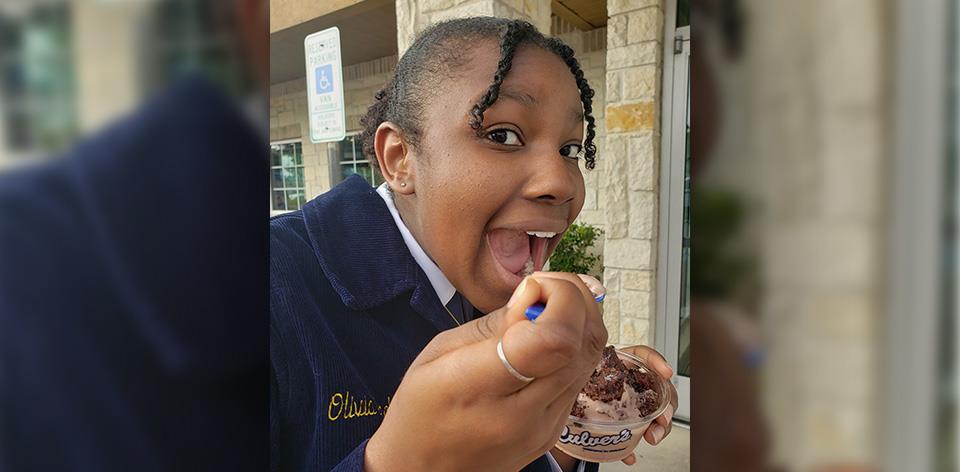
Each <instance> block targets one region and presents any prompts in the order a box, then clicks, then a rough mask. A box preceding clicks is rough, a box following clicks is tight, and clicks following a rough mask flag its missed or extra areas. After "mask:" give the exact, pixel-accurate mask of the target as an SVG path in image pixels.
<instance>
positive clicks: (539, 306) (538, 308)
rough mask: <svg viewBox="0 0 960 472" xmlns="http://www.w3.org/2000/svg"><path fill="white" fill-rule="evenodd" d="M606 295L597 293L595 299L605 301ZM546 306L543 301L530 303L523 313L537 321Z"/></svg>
mask: <svg viewBox="0 0 960 472" xmlns="http://www.w3.org/2000/svg"><path fill="white" fill-rule="evenodd" d="M605 296H606V294H605V293H601V294H600V295H597V296H596V297H594V300H596V301H597V303H603V298H604V297H605ZM546 307H547V306H546V305H544V304H543V303H534V304H533V305H530V306H529V307H528V308H527V311H525V312H523V314H524V315H525V316H526V317H527V319H528V320H530V321H537V318H539V317H540V315H542V314H543V309H544V308H546Z"/></svg>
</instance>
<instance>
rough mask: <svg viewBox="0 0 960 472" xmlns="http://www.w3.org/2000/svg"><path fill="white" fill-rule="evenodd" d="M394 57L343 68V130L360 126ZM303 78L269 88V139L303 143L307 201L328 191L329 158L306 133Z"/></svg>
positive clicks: (391, 69) (354, 129) (304, 85)
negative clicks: (344, 117) (344, 115)
mask: <svg viewBox="0 0 960 472" xmlns="http://www.w3.org/2000/svg"><path fill="white" fill-rule="evenodd" d="M396 64H397V57H396V56H388V57H382V58H379V59H375V60H372V61H368V62H363V63H360V64H354V65H350V66H346V67H344V68H343V81H344V92H343V98H344V103H345V104H346V110H345V114H346V121H347V133H348V134H349V133H351V132H355V131H358V130H359V129H360V117H362V116H363V114H364V113H366V111H367V108H368V107H369V106H370V104H371V103H373V95H374V94H375V93H376V92H377V90H379V89H380V88H382V87H383V85H384V84H385V83H386V81H387V80H388V79H389V78H390V74H391V73H393V68H394V67H396ZM308 129H309V125H308V118H307V91H306V79H302V78H301V79H295V80H291V81H289V82H282V83H279V84H274V85H272V86H271V87H270V141H281V140H290V139H296V140H300V141H301V142H302V143H303V161H304V174H305V175H304V178H305V182H304V183H305V185H306V191H307V200H310V199H312V198H314V197H316V196H317V195H319V194H321V193H323V192H326V191H327V190H330V187H331V185H330V184H331V176H330V160H329V157H328V152H327V147H328V146H327V144H326V143H320V144H313V143H311V142H310V138H309V135H308V133H307V131H308Z"/></svg>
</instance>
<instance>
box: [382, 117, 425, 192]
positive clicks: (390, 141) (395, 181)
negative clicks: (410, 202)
mask: <svg viewBox="0 0 960 472" xmlns="http://www.w3.org/2000/svg"><path fill="white" fill-rule="evenodd" d="M373 148H374V151H375V152H376V153H377V163H378V164H380V173H381V174H383V178H384V180H386V181H387V185H389V186H390V188H391V189H393V191H394V192H395V193H399V194H403V195H410V194H412V193H414V191H413V189H414V180H415V179H414V171H413V158H412V157H413V156H411V155H410V153H409V151H410V147H409V146H408V145H407V143H406V142H405V141H404V140H403V133H402V132H401V130H400V127H399V126H397V125H396V124H395V123H391V122H389V121H385V122H383V123H380V126H378V127H377V132H376V134H375V135H374V137H373Z"/></svg>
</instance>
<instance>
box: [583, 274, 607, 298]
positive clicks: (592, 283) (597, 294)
mask: <svg viewBox="0 0 960 472" xmlns="http://www.w3.org/2000/svg"><path fill="white" fill-rule="evenodd" d="M577 277H580V280H582V281H583V284H584V285H586V286H587V288H588V289H590V292H591V293H593V298H594V300H596V301H597V303H602V302H603V299H604V297H605V296H606V293H607V289H606V288H604V286H603V284H602V283H600V281H599V280H597V279H595V278H593V277H591V276H589V275H585V274H577Z"/></svg>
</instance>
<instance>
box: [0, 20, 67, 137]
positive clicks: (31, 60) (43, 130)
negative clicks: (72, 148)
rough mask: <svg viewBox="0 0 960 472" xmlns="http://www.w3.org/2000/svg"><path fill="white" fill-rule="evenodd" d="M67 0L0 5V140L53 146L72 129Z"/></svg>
mask: <svg viewBox="0 0 960 472" xmlns="http://www.w3.org/2000/svg"><path fill="white" fill-rule="evenodd" d="M70 38H71V31H70V10H69V5H66V4H61V3H50V4H40V5H33V6H29V7H25V8H22V9H14V8H11V9H9V10H0V120H2V124H0V126H2V129H0V140H2V141H5V143H3V145H4V147H6V149H3V150H0V154H2V153H3V151H13V152H15V153H18V154H21V153H22V154H32V153H36V152H41V153H47V152H56V151H60V150H62V149H64V148H65V147H66V146H67V145H69V144H70V143H71V142H72V141H73V139H74V138H75V137H76V135H77V128H78V127H77V119H76V110H75V103H74V94H75V92H74V78H73V57H72V55H71V51H72V48H71V39H70Z"/></svg>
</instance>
